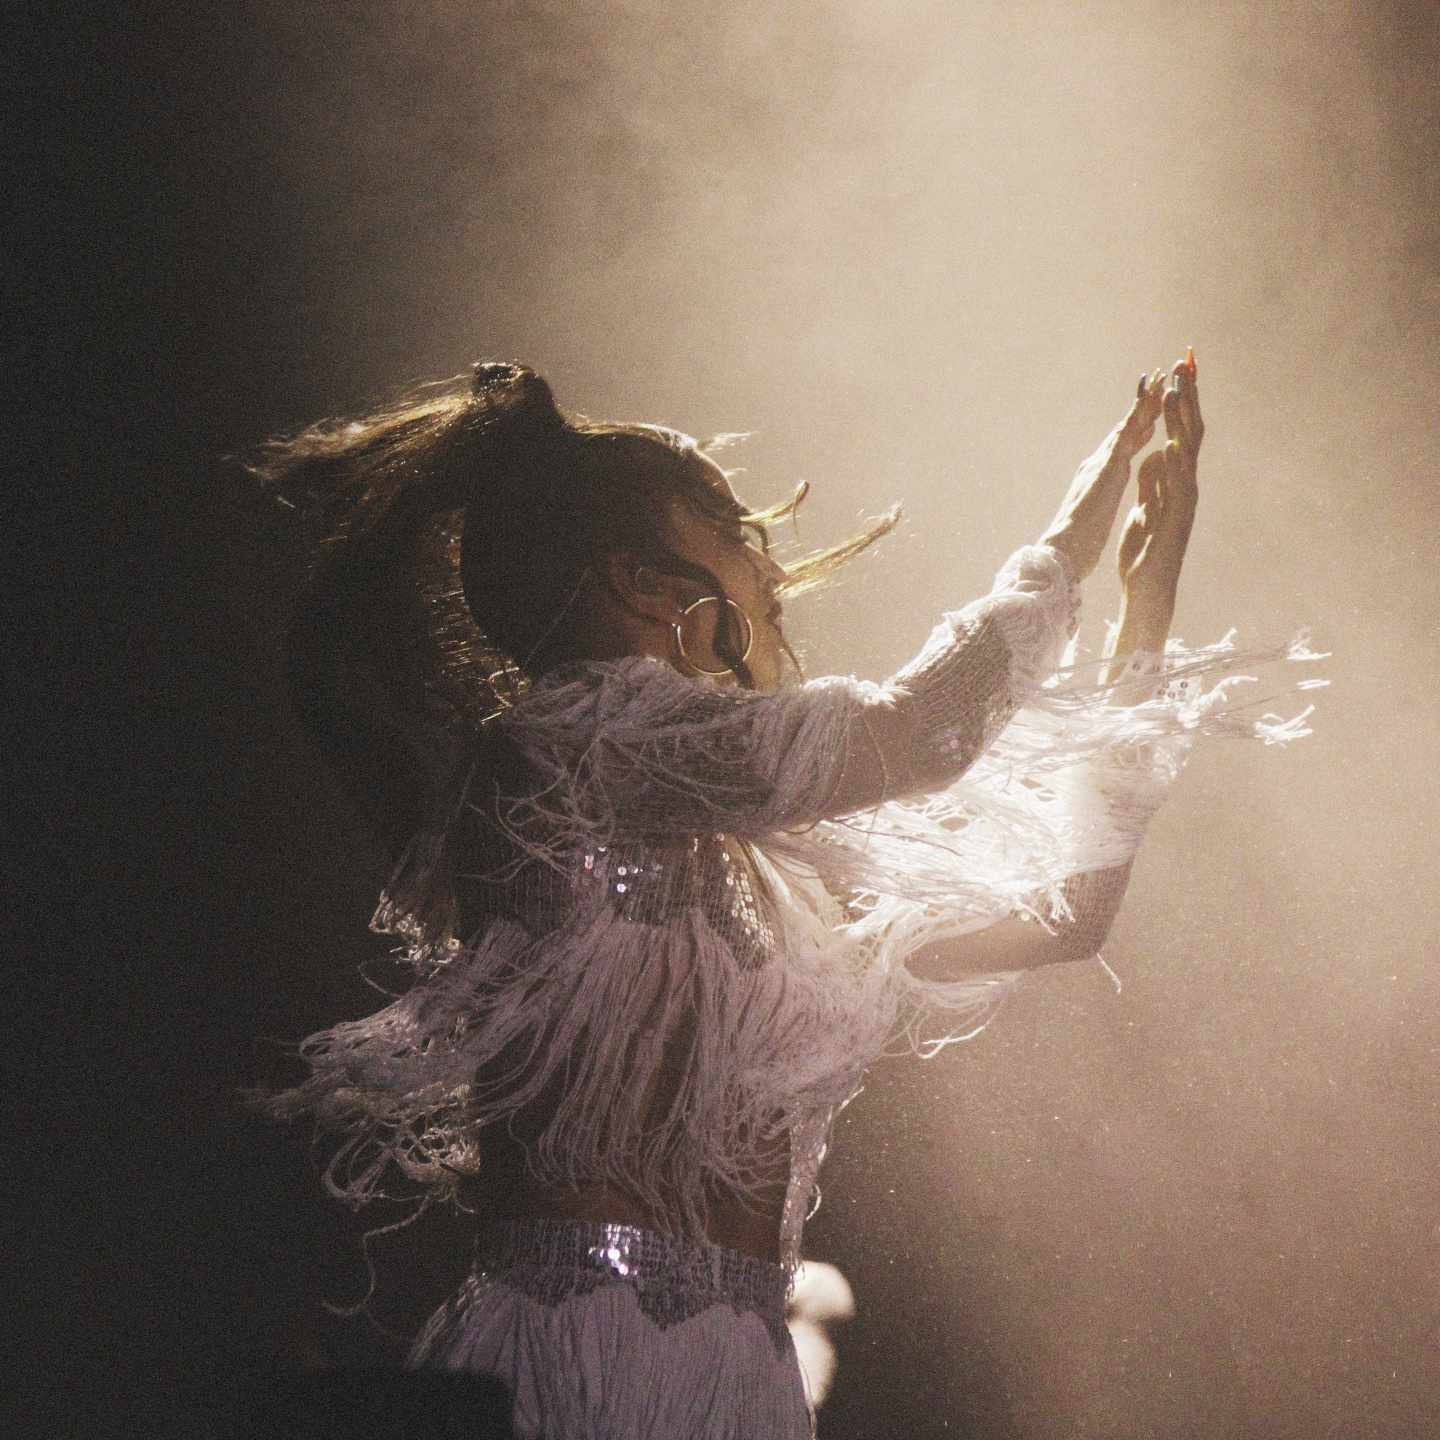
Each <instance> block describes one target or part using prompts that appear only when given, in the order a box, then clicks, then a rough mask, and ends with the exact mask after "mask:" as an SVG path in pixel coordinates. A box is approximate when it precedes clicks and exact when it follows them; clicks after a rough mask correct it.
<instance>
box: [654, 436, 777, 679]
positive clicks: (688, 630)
mask: <svg viewBox="0 0 1440 1440" xmlns="http://www.w3.org/2000/svg"><path fill="white" fill-rule="evenodd" d="M697 458H698V459H699V460H700V461H701V463H702V464H703V465H704V467H705V471H706V476H705V478H706V483H707V484H708V485H710V487H711V488H712V489H713V490H714V491H715V492H716V494H717V495H718V496H719V497H720V498H721V499H722V500H723V501H724V502H725V505H726V506H727V508H733V509H734V511H735V515H736V519H735V520H734V521H728V522H727V521H725V520H722V519H719V518H717V517H714V516H709V515H703V514H701V512H700V511H699V510H697V509H695V508H694V507H693V506H691V505H687V504H685V503H684V502H683V501H679V500H677V501H673V502H672V503H671V509H670V517H669V519H670V527H669V528H670V539H671V543H672V544H673V546H674V549H675V553H676V554H677V555H678V556H679V557H680V558H681V559H684V560H689V561H690V562H691V563H692V564H694V565H703V566H704V567H705V569H706V570H708V571H709V572H710V573H711V574H712V575H713V576H714V577H715V578H716V579H717V580H718V581H719V582H720V584H721V586H722V587H723V589H724V591H725V594H726V595H728V596H729V597H730V599H731V600H733V601H734V602H735V603H736V604H737V605H738V606H739V607H740V608H741V610H743V611H744V612H745V616H746V618H747V619H748V620H749V622H750V627H751V629H752V630H753V632H754V640H753V643H752V644H751V647H750V654H749V657H748V658H747V660H746V662H745V663H746V665H747V666H748V667H749V669H750V673H751V675H752V676H753V677H754V680H755V686H756V688H757V689H760V690H773V689H774V688H775V687H776V686H777V685H779V683H780V681H781V678H782V677H783V675H784V673H785V662H786V659H787V654H786V649H785V637H784V634H783V632H782V631H781V629H780V619H781V614H780V601H779V599H778V598H777V594H776V592H777V591H778V589H779V587H780V585H781V584H782V583H783V581H784V579H785V571H784V570H783V569H782V568H781V566H779V565H778V564H776V562H775V561H774V560H772V559H771V558H770V556H769V555H768V554H766V553H765V550H764V548H763V538H764V537H763V535H761V534H759V533H758V532H757V531H755V530H754V529H753V528H751V529H747V528H746V527H743V526H742V525H741V524H740V523H739V518H738V517H739V516H740V515H742V514H744V513H745V507H744V506H743V505H742V504H741V503H740V502H739V501H738V500H737V499H736V497H735V492H734V490H733V489H732V488H731V486H730V480H729V478H728V477H727V476H726V474H725V472H724V471H723V470H722V469H721V468H720V467H719V466H718V465H717V464H716V463H715V462H714V461H713V460H711V459H709V458H708V457H706V456H703V455H700V456H698V457H697ZM721 608H722V607H721V606H719V605H702V606H700V607H699V608H698V609H697V610H695V611H694V612H693V613H692V614H690V615H689V616H688V617H687V618H686V619H685V621H684V635H685V650H686V654H687V655H689V656H690V657H691V658H692V659H693V660H694V661H695V663H696V665H697V666H698V667H699V668H702V669H706V670H721V669H724V668H725V662H724V661H722V660H720V659H718V658H716V657H715V651H714V638H715V630H716V625H717V622H718V621H719V618H720V611H721ZM742 643H743V641H742Z"/></svg>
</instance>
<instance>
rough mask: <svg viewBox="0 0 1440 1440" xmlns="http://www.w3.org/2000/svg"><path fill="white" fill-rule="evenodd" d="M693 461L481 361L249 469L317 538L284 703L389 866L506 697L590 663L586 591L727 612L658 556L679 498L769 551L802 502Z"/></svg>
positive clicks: (862, 540) (707, 580)
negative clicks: (652, 596)
mask: <svg viewBox="0 0 1440 1440" xmlns="http://www.w3.org/2000/svg"><path fill="white" fill-rule="evenodd" d="M705 448H706V447H705V446H702V445H699V444H697V442H696V441H694V440H692V439H691V438H690V437H689V436H686V435H683V434H681V433H680V432H678V431H674V430H667V429H663V428H661V427H659V426H651V425H631V424H602V423H595V422H592V421H589V420H586V419H585V418H584V417H581V416H566V415H564V414H562V413H561V412H560V410H559V409H558V408H557V406H556V404H555V400H554V397H553V396H552V394H551V391H550V387H549V386H548V385H547V384H546V382H545V381H544V380H543V379H542V378H541V377H540V376H539V375H538V374H536V373H535V371H533V370H530V369H527V368H526V367H524V366H520V365H509V364H488V363H486V364H478V365H476V366H475V367H474V368H473V371H472V373H471V375H470V376H466V377H457V378H456V379H455V380H451V381H445V382H441V383H440V384H438V385H430V386H423V387H421V388H419V389H417V390H415V391H412V392H410V393H409V394H407V395H406V396H404V397H402V398H401V399H400V400H399V401H397V402H396V403H394V404H392V405H389V406H387V407H385V408H383V409H381V410H379V411H376V412H375V413H373V414H371V415H369V416H367V417H365V418H362V419H356V420H345V421H339V420H331V421H323V422H321V423H319V424H316V425H312V426H310V427H308V428H307V429H305V430H302V431H300V432H299V433H298V434H295V435H293V436H288V437H284V438H279V439H275V440H272V441H270V442H269V443H268V444H266V445H265V446H263V447H262V449H261V450H260V452H259V454H258V455H257V456H256V458H255V459H254V461H253V462H252V463H251V465H250V467H249V468H250V470H251V471H252V473H253V474H255V475H256V476H257V477H258V478H260V479H261V480H262V481H263V482H264V483H265V484H266V485H267V486H269V487H271V488H272V489H273V491H274V493H275V495H276V496H277V498H278V499H279V500H280V501H281V502H282V503H284V504H285V505H288V506H291V507H293V508H295V509H296V510H298V511H300V512H302V514H303V516H304V517H305V519H306V521H307V523H308V525H309V526H310V527H311V528H310V536H311V541H312V551H311V561H310V570H309V575H308V580H307V583H306V585H305V588H304V591H303V593H302V595H301V596H300V599H299V602H298V603H297V605H296V606H295V609H294V612H293V614H292V618H291V620H290V623H289V626H288V629H287V633H286V674H287V681H288V686H289V691H290V695H291V698H292V702H293V704H294V706H295V709H296V712H297V714H298V716H299V718H300V720H301V722H302V723H303V725H304V726H305V729H306V730H307V731H308V733H309V734H310V735H311V737H312V738H313V739H314V740H315V741H316V742H317V744H318V745H319V746H320V747H321V749H322V751H323V753H324V754H325V755H326V757H327V759H328V760H329V762H330V763H331V765H332V767H333V768H334V770H335V771H336V773H337V774H338V775H339V777H340V779H341V781H342V783H344V784H345V786H346V788H347V790H348V791H349V792H350V794H351V797H352V798H353V800H354V801H355V803H356V804H357V806H358V807H359V808H360V810H361V812H362V814H363V815H364V816H365V817H366V819H367V820H368V822H369V824H370V825H371V827H372V828H373V830H374V831H375V833H376V835H377V836H378V837H379V838H380V839H381V840H382V842H383V843H384V845H385V847H386V849H387V851H388V852H389V854H390V855H391V857H392V859H393V858H395V857H397V856H398V855H399V854H400V853H401V851H402V850H403V849H404V848H405V846H406V844H407V842H409V841H410V840H411V839H412V837H413V836H414V835H415V833H416V831H417V829H418V828H419V827H420V825H421V824H422V822H423V821H424V819H425V816H426V814H427V811H428V810H429V808H430V807H431V806H433V803H434V801H435V797H436V794H437V787H440V786H442V785H444V784H445V783H447V776H449V775H450V774H451V773H452V772H453V768H454V765H455V763H456V758H457V753H458V748H459V747H462V746H463V744H464V740H465V737H466V736H467V735H468V736H472V737H473V735H474V734H475V733H476V727H479V726H483V722H484V720H485V718H486V716H487V715H489V714H491V713H493V712H494V710H495V709H496V708H497V705H500V704H503V703H504V702H505V700H506V698H507V692H508V691H509V690H511V689H513V687H514V686H515V685H516V684H517V683H518V684H522V685H523V683H524V682H525V678H526V677H536V676H539V675H540V674H543V673H544V672H545V671H547V670H549V669H551V668H553V667H554V666H556V665H559V664H564V663H566V662H569V661H574V660H581V659H585V658H590V657H592V656H594V655H595V654H596V653H598V652H597V648H596V646H597V638H598V637H597V636H596V635H595V633H594V632H593V630H592V628H591V625H590V620H591V613H590V612H591V609H592V606H591V603H590V597H591V594H592V593H593V592H592V590H591V587H592V586H594V585H597V584H599V585H603V584H606V583H607V582H606V580H605V576H606V574H607V567H606V565H605V560H606V559H607V557H608V556H609V555H611V554H613V553H615V552H617V551H622V550H623V551H626V552H629V553H631V554H633V555H635V556H636V557H637V559H639V560H640V561H641V562H642V563H644V564H647V565H650V566H653V568H655V569H656V570H657V571H660V572H661V573H667V574H673V575H682V576H685V577H686V578H689V579H691V580H694V581H695V582H696V583H697V584H698V585H700V586H701V587H702V588H703V590H704V591H705V593H706V594H708V595H713V596H714V597H716V598H717V599H723V598H724V592H723V590H722V589H721V586H720V584H719V582H718V581H717V580H716V578H715V577H714V576H713V575H712V574H710V573H709V571H707V570H705V569H703V568H702V567H699V566H696V565H694V564H692V563H690V562H687V561H685V560H683V559H681V558H680V557H679V556H677V555H675V554H674V553H673V551H672V550H671V549H670V547H669V545H668V544H667V542H666V539H665V520H666V516H667V512H668V506H669V502H670V501H672V500H676V499H678V500H682V501H684V502H685V503H686V504H688V505H690V506H692V507H693V508H694V509H695V510H696V511H697V512H698V513H699V514H701V515H702V516H705V517H707V518H711V519H715V520H717V521H720V522H722V523H726V524H729V525H748V526H755V527H757V528H758V529H759V531H760V533H761V534H762V535H763V533H764V527H765V526H766V525H767V524H770V523H773V522H774V521H775V520H777V519H780V518H782V517H783V516H785V515H787V514H789V513H790V512H791V511H793V509H794V507H795V505H797V504H798V503H799V501H800V500H801V499H802V498H803V495H804V487H801V489H800V490H798V491H797V492H796V493H795V495H794V496H793V497H792V498H791V499H790V500H789V501H787V502H786V503H784V504H782V505H779V506H776V507H774V508H773V509H771V510H769V511H765V512H760V513H756V514H745V513H742V512H741V511H739V510H738V509H737V508H736V507H734V506H732V505H731V504H730V503H729V502H728V501H727V500H726V499H725V497H723V496H722V495H721V494H720V493H719V492H717V491H716V490H715V489H714V487H713V486H712V485H711V483H710V482H709V480H708V479H707V468H706V466H705V465H704V464H703V463H702V462H701V460H700V458H699V457H700V456H701V455H703V454H704V453H705ZM895 520H896V513H895V512H894V511H892V512H890V513H888V514H887V515H884V516H882V517H880V518H879V519H877V520H874V521H872V522H870V524H869V525H868V526H867V527H866V528H865V529H864V530H863V531H862V532H860V533H859V534H857V535H856V536H854V537H852V538H851V539H849V540H847V541H844V542H842V543H841V544H839V545H836V546H833V547H831V548H829V549H826V550H822V551H819V552H816V553H814V554H812V555H808V556H806V557H805V558H804V559H802V560H800V561H798V562H797V563H796V564H794V565H792V566H791V567H790V568H789V570H788V572H787V573H788V579H787V581H786V583H785V586H784V589H785V590H786V591H787V592H790V593H794V592H795V591H797V590H801V589H806V588H809V587H811V586H813V585H814V584H816V583H818V582H820V581H821V580H823V579H824V578H825V576H826V575H828V574H829V572H830V571H832V570H833V569H834V568H835V567H836V566H838V565H839V564H841V563H843V562H844V561H845V560H847V559H849V558H850V557H851V556H852V555H854V554H857V553H858V552H859V551H860V550H862V549H864V548H865V547H866V546H867V545H869V544H870V543H872V542H873V541H874V540H875V539H877V538H878V537H879V536H880V535H882V534H884V533H885V532H886V531H888V530H889V529H891V528H892V527H893V525H894V524H895ZM724 644H725V636H724V634H723V627H722V634H721V635H720V636H719V637H718V638H717V646H719V647H721V648H720V655H721V658H722V659H723V660H725V661H726V662H727V663H728V664H730V665H731V667H732V669H733V670H734V672H735V674H736V676H737V678H738V679H739V681H740V683H742V684H747V685H748V684H749V683H750V676H749V673H748V671H746V669H745V666H744V662H743V659H742V658H741V657H740V656H739V655H738V654H727V653H725V652H724V649H723V646H724Z"/></svg>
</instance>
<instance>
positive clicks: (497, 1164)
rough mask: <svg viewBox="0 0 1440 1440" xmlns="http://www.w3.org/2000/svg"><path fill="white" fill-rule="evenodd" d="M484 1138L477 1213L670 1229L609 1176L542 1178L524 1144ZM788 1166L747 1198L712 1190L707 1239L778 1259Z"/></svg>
mask: <svg viewBox="0 0 1440 1440" xmlns="http://www.w3.org/2000/svg"><path fill="white" fill-rule="evenodd" d="M483 1143H484V1145H485V1147H486V1163H485V1167H484V1174H483V1177H479V1178H477V1179H476V1180H475V1181H474V1182H472V1187H471V1189H470V1190H469V1192H468V1195H469V1199H470V1201H472V1202H473V1204H474V1206H475V1208H476V1210H477V1211H478V1213H480V1214H481V1215H483V1216H485V1217H487V1218H488V1219H496V1220H521V1219H545V1220H586V1221H597V1222H600V1223H604V1224H611V1225H638V1226H641V1227H642V1228H644V1229H647V1230H658V1231H663V1230H664V1229H665V1226H664V1223H663V1222H662V1221H661V1220H660V1219H659V1217H657V1216H656V1215H655V1214H654V1213H653V1211H652V1210H651V1209H650V1208H649V1207H647V1206H645V1205H644V1204H642V1203H640V1202H639V1201H637V1200H636V1199H635V1197H633V1196H631V1195H629V1194H627V1193H626V1192H625V1191H624V1190H622V1189H619V1188H618V1187H616V1186H614V1185H611V1184H608V1183H606V1182H604V1181H597V1182H595V1183H593V1184H581V1185H574V1186H571V1185H564V1186H560V1185H543V1184H541V1183H539V1182H538V1181H537V1180H536V1179H535V1178H534V1176H533V1175H531V1174H530V1173H529V1172H528V1167H527V1165H526V1161H525V1148H524V1146H523V1145H522V1144H521V1143H520V1142H519V1141H517V1140H515V1139H514V1138H512V1137H511V1136H508V1135H504V1134H501V1133H498V1132H492V1133H491V1134H489V1135H487V1136H486V1137H485V1140H484V1142H483ZM788 1168H789V1167H788V1161H787V1162H786V1163H783V1164H777V1166H776V1167H775V1179H774V1180H773V1182H771V1183H768V1184H766V1185H765V1186H764V1187H763V1188H761V1189H760V1190H758V1191H757V1192H756V1193H754V1194H752V1195H748V1196H746V1197H744V1198H743V1199H742V1198H741V1197H740V1196H734V1195H719V1194H717V1195H715V1196H713V1197H712V1198H711V1200H710V1204H709V1207H708V1222H707V1224H706V1229H705V1238H706V1240H707V1241H708V1242H709V1243H710V1244H712V1245H723V1246H724V1247H725V1248H726V1249H729V1250H738V1251H739V1252H740V1253H741V1254H742V1255H752V1256H754V1257H756V1258H757V1259H760V1260H769V1261H771V1262H778V1260H779V1258H780V1219H781V1212H782V1210H783V1208H784V1203H785V1187H786V1179H787V1176H788Z"/></svg>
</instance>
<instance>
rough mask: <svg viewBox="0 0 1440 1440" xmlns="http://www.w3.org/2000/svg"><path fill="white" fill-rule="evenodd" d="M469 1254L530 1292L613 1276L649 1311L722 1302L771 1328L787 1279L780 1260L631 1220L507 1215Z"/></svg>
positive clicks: (580, 1286) (555, 1295) (554, 1291)
mask: <svg viewBox="0 0 1440 1440" xmlns="http://www.w3.org/2000/svg"><path fill="white" fill-rule="evenodd" d="M476 1261H477V1268H478V1269H479V1270H480V1271H481V1272H482V1273H483V1274H484V1276H485V1277H486V1278H487V1279H490V1280H494V1281H498V1282H499V1283H502V1284H509V1285H514V1286H516V1288H519V1289H522V1290H524V1291H525V1292H526V1293H527V1294H531V1295H534V1296H535V1297H536V1298H546V1299H554V1300H558V1299H561V1298H564V1297H567V1296H570V1295H574V1294H580V1293H585V1292H588V1291H590V1290H593V1289H594V1288H595V1287H597V1286H599V1285H602V1284H606V1283H613V1284H623V1285H627V1286H630V1287H631V1288H633V1289H634V1290H635V1291H636V1292H637V1293H638V1295H639V1297H640V1300H641V1303H642V1307H643V1308H644V1309H645V1310H646V1312H647V1313H650V1314H652V1316H655V1317H656V1318H659V1316H660V1314H661V1313H664V1314H665V1315H666V1317H667V1318H675V1319H678V1318H682V1317H683V1316H685V1315H689V1314H694V1313H696V1312H697V1311H698V1310H700V1309H703V1308H705V1307H706V1306H709V1305H715V1304H729V1305H731V1306H732V1307H733V1308H734V1309H736V1310H737V1311H743V1310H750V1311H754V1312H755V1313H757V1314H758V1315H759V1316H760V1317H761V1318H762V1319H763V1320H764V1321H765V1322H766V1325H767V1327H769V1328H772V1329H773V1328H774V1327H776V1326H783V1324H784V1320H785V1303H786V1297H787V1293H788V1289H789V1285H788V1280H787V1277H786V1274H785V1271H784V1269H783V1268H782V1267H781V1266H779V1265H775V1264H772V1263H771V1262H770V1261H768V1260H758V1259H756V1258H755V1257H754V1256H751V1255H742V1254H741V1253H740V1252H739V1251H737V1250H727V1249H725V1248H724V1247H723V1246H719V1245H701V1244H696V1243H694V1242H693V1241H688V1240H679V1239H676V1238H674V1237H673V1236H669V1235H660V1234H657V1233H656V1232H655V1231H653V1230H645V1229H642V1228H641V1227H639V1226H638V1225H614V1224H607V1223H604V1222H601V1221H586V1220H542V1219H534V1220H511V1221H506V1222H503V1223H501V1224H497V1225H493V1226H491V1227H489V1228H488V1229H487V1230H486V1231H485V1232H484V1233H483V1234H482V1235H481V1237H480V1239H479V1240H478V1241H477V1244H476ZM540 1292H546V1293H545V1294H544V1295H543V1296H542V1295H541V1293H540Z"/></svg>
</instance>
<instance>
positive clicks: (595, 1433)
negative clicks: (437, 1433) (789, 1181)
mask: <svg viewBox="0 0 1440 1440" xmlns="http://www.w3.org/2000/svg"><path fill="white" fill-rule="evenodd" d="M786 1289H787V1285H786V1277H785V1272H784V1270H782V1269H781V1268H780V1266H778V1265H772V1264H770V1263H768V1262H766V1261H764V1260H756V1259H753V1258H752V1257H750V1256H748V1255H741V1254H739V1253H737V1252H736V1251H733V1250H726V1249H722V1248H721V1247H720V1246H717V1245H697V1244H693V1243H690V1242H688V1241H682V1240H676V1239H672V1238H671V1237H669V1236H665V1235H658V1234H655V1233H654V1232H652V1231H649V1230H643V1229H640V1228H639V1227H637V1226H633V1225H609V1224H601V1223H592V1222H583V1221H563V1220H561V1221H557V1220H524V1221H515V1222H510V1223H507V1224H505V1225H503V1226H498V1227H495V1228H494V1229H492V1230H491V1231H489V1232H488V1233H487V1234H486V1235H485V1236H484V1238H483V1239H482V1240H481V1242H480V1244H479V1245H478V1247H477V1260H476V1266H475V1269H474V1270H473V1271H472V1273H471V1274H470V1276H469V1277H468V1278H467V1279H466V1281H465V1283H464V1284H463V1285H462V1286H461V1287H460V1290H459V1291H458V1292H457V1293H456V1294H455V1295H454V1296H453V1297H452V1298H451V1299H450V1300H449V1301H447V1302H446V1304H444V1305H443V1306H441V1308H440V1309H439V1310H438V1311H436V1313H435V1314H434V1315H433V1316H432V1317H431V1318H430V1320H429V1322H428V1323H427V1324H426V1326H425V1328H424V1330H423V1331H422V1332H421V1334H420V1337H419V1339H418V1340H417V1341H416V1342H415V1346H414V1348H413V1350H412V1351H411V1355H410V1360H409V1364H410V1365H411V1367H412V1368H423V1369H441V1370H449V1371H458V1372H463V1373H465V1374H470V1375H478V1376H485V1377H488V1378H491V1379H494V1380H498V1381H499V1382H500V1383H501V1384H503V1385H504V1386H505V1387H506V1389H507V1390H508V1391H509V1393H510V1398H511V1404H512V1421H511V1423H512V1433H513V1434H514V1435H515V1436H516V1437H520V1440H676V1437H680V1436H685V1437H694V1440H813V1437H814V1434H815V1428H814V1427H815V1421H814V1411H813V1409H812V1408H811V1405H810V1401H809V1397H808V1394H807V1387H806V1384H805V1380H804V1377H803V1376H802V1374H801V1371H800V1366H799V1363H798V1361H797V1359H796V1355H795V1346H794V1343H793V1341H792V1340H791V1337H790V1332H789V1331H788V1330H787V1329H786V1326H785V1302H786ZM477 1440H479V1437H478V1436H477Z"/></svg>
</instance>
